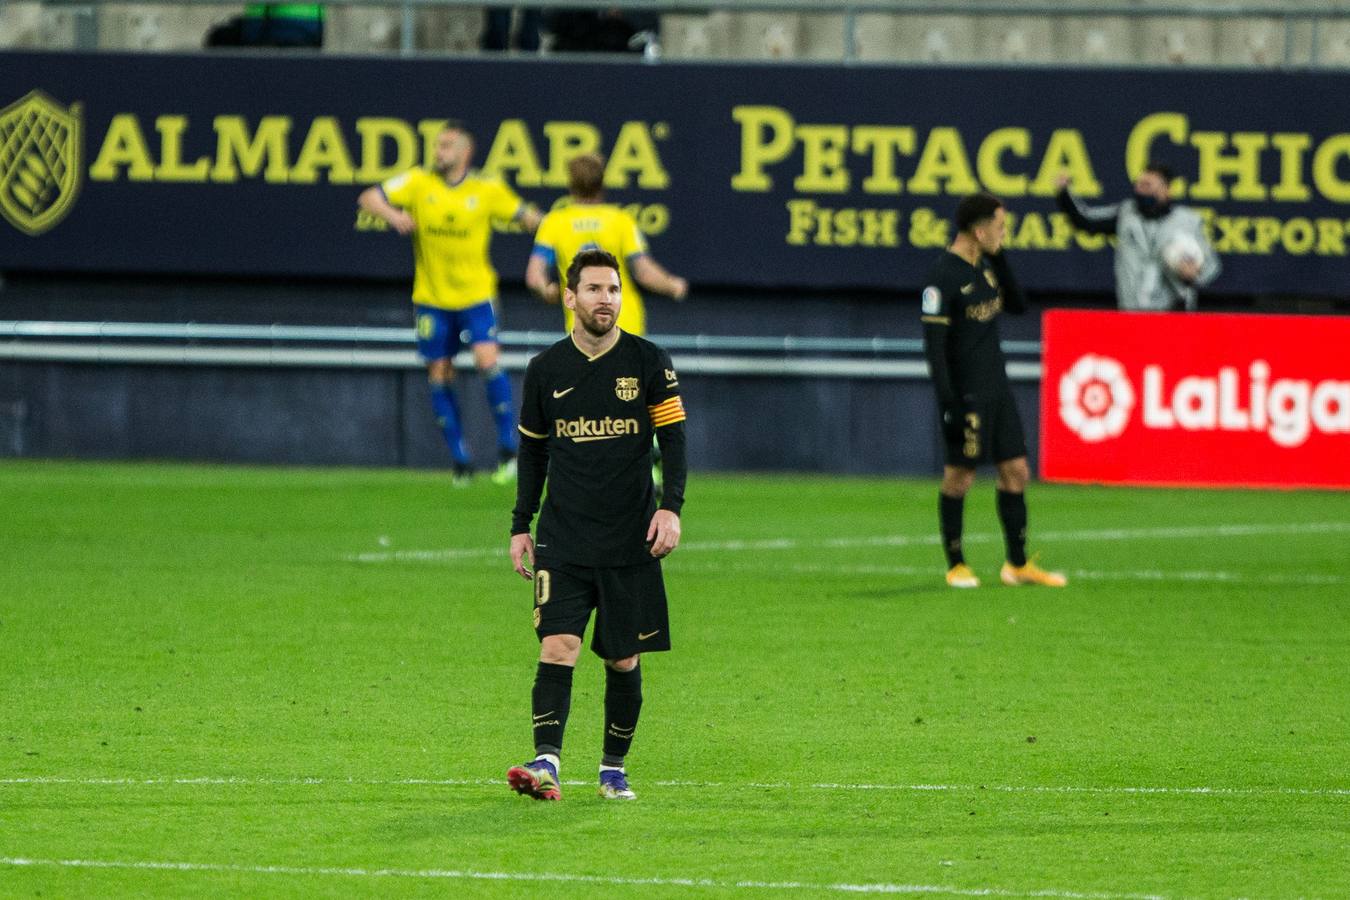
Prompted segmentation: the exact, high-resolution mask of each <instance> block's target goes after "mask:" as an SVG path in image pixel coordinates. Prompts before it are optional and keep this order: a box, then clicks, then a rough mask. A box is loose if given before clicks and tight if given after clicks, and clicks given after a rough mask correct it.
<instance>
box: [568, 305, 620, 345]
mask: <svg viewBox="0 0 1350 900" xmlns="http://www.w3.org/2000/svg"><path fill="white" fill-rule="evenodd" d="M576 316H577V321H578V322H580V323H581V327H582V328H584V329H586V333H587V334H589V335H590V336H591V337H593V338H602V337H604V336H605V335H607V334H609V333H610V332H611V331H613V330H614V326H615V325H617V324H618V322H619V311H618V310H617V309H615V310H614V311H613V313H612V315H610V316H609V319H608V321H607V322H606V323H604V324H601V323H600V322H599V321H598V320H597V319H596V318H595V313H583V312H582V311H581V310H580V309H578V310H576Z"/></svg>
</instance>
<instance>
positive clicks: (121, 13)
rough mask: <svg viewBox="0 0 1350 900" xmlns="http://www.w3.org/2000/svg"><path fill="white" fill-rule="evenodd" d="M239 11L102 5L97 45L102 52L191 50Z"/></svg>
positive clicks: (227, 7) (208, 8)
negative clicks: (208, 33) (221, 22)
mask: <svg viewBox="0 0 1350 900" xmlns="http://www.w3.org/2000/svg"><path fill="white" fill-rule="evenodd" d="M242 12H243V7H242V6H239V7H230V6H187V5H183V6H167V5H152V4H143V5H125V6H124V5H121V4H116V5H107V6H102V7H99V9H98V14H99V25H98V45H99V49H102V50H193V49H197V48H199V47H201V46H202V40H203V38H205V37H206V32H207V31H208V30H210V28H211V26H212V25H213V24H214V23H215V22H218V21H220V20H221V19H224V18H227V17H229V16H231V15H238V14H240V13H242Z"/></svg>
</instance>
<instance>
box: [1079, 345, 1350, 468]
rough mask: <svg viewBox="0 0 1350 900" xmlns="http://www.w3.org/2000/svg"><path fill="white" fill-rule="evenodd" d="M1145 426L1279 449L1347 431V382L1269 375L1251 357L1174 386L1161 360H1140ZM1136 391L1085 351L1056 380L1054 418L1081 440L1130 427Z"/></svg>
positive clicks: (1114, 367)
mask: <svg viewBox="0 0 1350 900" xmlns="http://www.w3.org/2000/svg"><path fill="white" fill-rule="evenodd" d="M1143 374H1144V390H1143V401H1144V402H1143V416H1142V424H1143V427H1144V428H1147V429H1149V430H1151V431H1170V430H1172V429H1180V430H1182V431H1234V432H1256V433H1265V434H1266V436H1267V437H1269V438H1270V440H1271V441H1272V442H1274V443H1275V444H1278V445H1279V446H1281V447H1298V446H1300V445H1302V444H1303V443H1304V442H1306V441H1307V440H1308V438H1309V437H1311V436H1312V433H1313V432H1314V431H1317V432H1320V433H1322V434H1328V435H1331V434H1350V381H1338V380H1335V379H1326V380H1324V381H1317V382H1314V381H1308V380H1304V379H1295V378H1271V371H1270V364H1269V363H1267V362H1266V361H1265V360H1263V359H1258V360H1254V361H1253V362H1252V363H1251V365H1250V366H1248V368H1247V372H1246V375H1247V378H1246V384H1243V378H1242V373H1240V371H1239V370H1238V369H1237V368H1236V367H1233V366H1224V367H1222V368H1220V369H1219V371H1218V372H1217V373H1216V375H1214V376H1204V375H1188V376H1186V377H1184V378H1181V379H1179V380H1178V381H1176V383H1174V384H1173V385H1171V388H1170V391H1169V388H1168V384H1167V373H1166V372H1165V371H1164V369H1163V367H1162V366H1160V365H1156V364H1155V365H1147V366H1144V373H1143ZM1134 403H1135V394H1134V387H1133V385H1132V384H1131V383H1130V379H1129V378H1128V376H1127V375H1126V374H1125V367H1124V366H1122V365H1121V364H1120V363H1119V362H1117V361H1116V360H1114V359H1110V358H1109V357H1105V356H1095V355H1093V354H1091V353H1089V354H1085V355H1084V356H1082V357H1080V358H1079V359H1078V361H1077V362H1075V363H1074V364H1073V365H1072V366H1071V367H1069V370H1068V371H1066V372H1065V373H1064V375H1063V376H1062V377H1061V378H1060V380H1059V417H1060V419H1061V420H1062V421H1063V422H1064V424H1065V425H1066V426H1068V428H1069V430H1071V431H1072V432H1074V433H1075V434H1077V435H1078V436H1079V437H1080V438H1082V439H1083V441H1084V442H1085V443H1089V444H1095V443H1098V442H1100V441H1104V440H1107V439H1108V438H1114V437H1118V436H1119V435H1120V434H1121V433H1122V432H1123V431H1124V430H1125V428H1126V426H1127V425H1129V422H1130V413H1131V412H1132V411H1133V409H1134Z"/></svg>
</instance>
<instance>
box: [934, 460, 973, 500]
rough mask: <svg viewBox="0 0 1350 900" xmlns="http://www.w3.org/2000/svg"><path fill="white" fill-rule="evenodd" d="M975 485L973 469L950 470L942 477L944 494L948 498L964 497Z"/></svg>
mask: <svg viewBox="0 0 1350 900" xmlns="http://www.w3.org/2000/svg"><path fill="white" fill-rule="evenodd" d="M974 484H975V472H974V470H973V469H957V468H955V467H953V468H951V469H948V470H947V471H946V472H944V473H943V475H942V493H944V494H946V495H947V496H948V497H964V496H965V495H966V494H968V493H970V488H971V486H972V485H974Z"/></svg>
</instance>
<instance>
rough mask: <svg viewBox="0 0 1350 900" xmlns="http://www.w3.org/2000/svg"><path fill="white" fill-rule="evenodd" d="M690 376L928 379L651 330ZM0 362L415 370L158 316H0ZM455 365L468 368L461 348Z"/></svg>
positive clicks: (807, 346)
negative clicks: (30, 318)
mask: <svg viewBox="0 0 1350 900" xmlns="http://www.w3.org/2000/svg"><path fill="white" fill-rule="evenodd" d="M558 338H559V334H558V332H556V331H503V332H501V333H499V334H498V340H499V341H500V343H501V345H502V348H503V353H502V356H501V363H502V366H503V367H504V368H506V369H508V370H510V371H517V372H518V371H524V369H525V364H526V363H527V362H528V361H529V359H530V357H531V356H533V355H534V354H535V353H537V352H539V351H540V350H543V349H544V348H545V347H548V346H549V345H551V344H553V343H554V342H556V341H557V340H558ZM651 339H652V340H653V341H655V342H656V343H657V344H659V345H661V346H662V347H664V348H666V349H667V350H669V351H670V352H671V355H672V357H673V359H674V361H675V364H676V366H677V367H678V368H679V369H681V370H682V371H684V372H686V373H688V374H691V375H735V376H747V377H784V378H852V379H868V380H872V379H914V378H926V377H928V365H927V362H926V361H925V359H924V356H923V342H922V341H921V340H918V339H913V338H883V337H869V338H842V337H798V336H793V335H782V336H775V337H769V336H753V335H752V336H735V335H706V334H668V335H653V336H652V337H651ZM1003 350H1004V353H1005V354H1007V355H1008V357H1009V362H1008V375H1009V377H1010V378H1012V379H1013V380H1015V381H1037V380H1039V379H1040V374H1041V366H1040V352H1041V345H1040V343H1039V342H1037V341H1004V342H1003ZM0 359H10V360H16V361H17V360H27V361H32V362H81V363H101V364H109V365H113V364H116V365H190V366H263V367H300V368H359V369H418V368H421V367H422V365H423V363H422V361H421V360H420V359H419V358H418V356H417V352H416V350H415V341H414V337H413V331H412V329H411V328H377V327H334V326H314V325H215V324H200V323H192V322H189V323H165V322H53V321H24V320H12V321H0ZM455 365H456V367H458V368H461V369H466V370H467V369H471V368H472V367H473V360H472V357H471V356H470V354H469V353H467V352H465V353H462V354H460V355H459V356H458V357H456V359H455Z"/></svg>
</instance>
